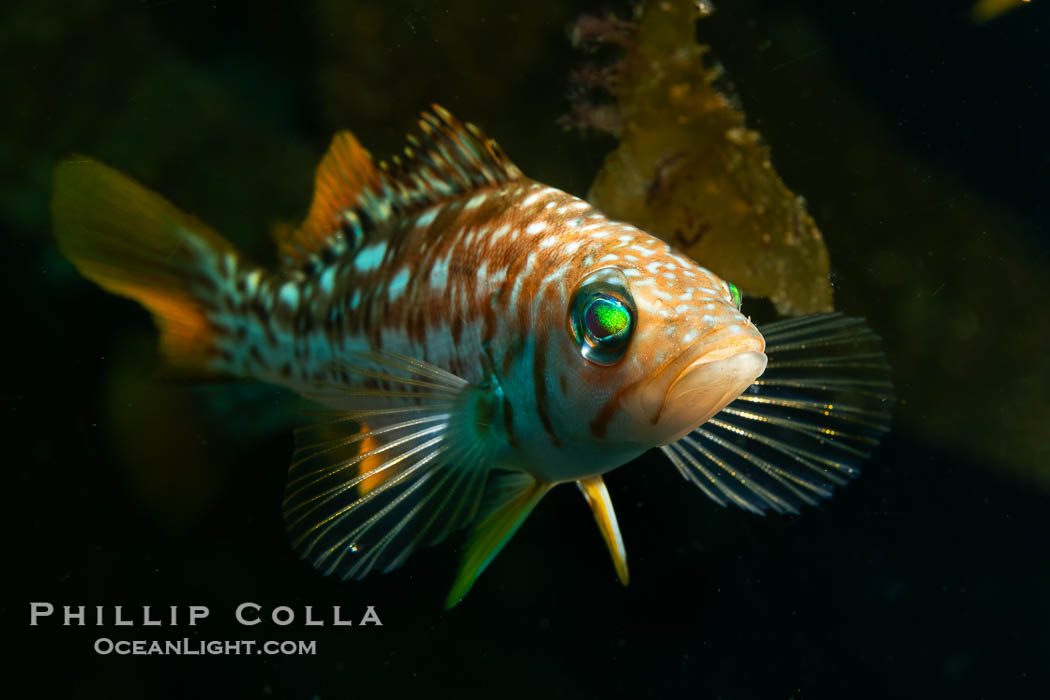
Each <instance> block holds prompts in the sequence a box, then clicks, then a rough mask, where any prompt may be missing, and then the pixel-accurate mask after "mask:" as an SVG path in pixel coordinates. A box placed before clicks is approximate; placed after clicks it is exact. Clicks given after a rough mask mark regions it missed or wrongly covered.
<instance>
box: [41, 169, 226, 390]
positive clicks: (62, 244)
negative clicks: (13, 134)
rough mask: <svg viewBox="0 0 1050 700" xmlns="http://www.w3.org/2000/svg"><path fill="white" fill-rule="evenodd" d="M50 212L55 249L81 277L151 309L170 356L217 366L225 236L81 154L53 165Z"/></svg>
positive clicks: (197, 365)
mask: <svg viewBox="0 0 1050 700" xmlns="http://www.w3.org/2000/svg"><path fill="white" fill-rule="evenodd" d="M51 213H52V218H53V222H54V231H55V237H56V238H57V239H58V245H59V248H60V249H61V251H62V253H63V254H65V255H66V257H68V258H69V259H70V260H71V261H72V262H73V264H74V265H76V267H77V269H78V270H80V272H81V273H82V274H83V275H84V276H85V277H87V278H88V279H91V280H93V281H94V282H96V283H98V284H99V285H101V286H102V287H103V288H105V289H107V290H108V291H110V292H113V293H114V294H120V295H122V296H126V297H129V298H131V299H134V300H135V301H137V302H139V303H140V304H142V305H143V306H145V307H146V308H147V309H149V310H150V311H151V312H152V313H153V318H154V319H155V321H156V323H157V326H158V327H159V328H160V331H161V347H162V348H163V350H164V353H165V355H166V356H167V357H168V358H169V360H170V361H172V362H173V363H174V364H176V365H179V366H182V367H185V368H190V369H196V370H208V369H213V368H214V367H215V362H216V360H217V356H218V349H217V347H216V338H217V329H216V328H215V326H214V324H213V323H212V322H211V320H209V312H211V311H213V310H214V309H215V304H216V303H217V300H218V298H219V293H220V285H221V283H222V280H221V278H220V276H219V275H220V274H221V273H220V271H221V270H223V269H224V262H223V260H224V257H225V256H226V254H227V253H230V254H232V253H234V249H233V247H232V246H231V245H230V244H229V243H228V242H227V241H226V240H224V239H223V238H222V237H221V236H219V235H218V234H217V233H215V232H214V231H212V230H211V229H210V228H208V227H207V226H206V225H205V224H203V223H201V222H200V221H197V220H196V219H195V218H193V217H191V216H189V215H187V214H184V213H183V212H181V211H179V210H178V209H177V208H176V207H174V206H173V205H172V204H171V203H170V202H168V201H167V200H165V199H164V198H163V197H161V196H159V195H157V194H155V193H153V192H150V191H149V190H147V189H146V188H144V187H142V186H141V185H139V184H138V183H136V182H134V181H133V180H131V179H130V178H128V177H125V176H124V175H122V174H121V173H119V172H117V171H116V170H114V169H112V168H110V167H108V166H106V165H103V164H102V163H99V162H98V161H95V160H92V159H90V158H86V157H83V156H74V157H72V158H69V159H67V160H65V161H63V162H61V163H59V165H58V167H56V168H55V178H54V196H53V198H52V200H51ZM227 267H231V268H232V265H230V266H227Z"/></svg>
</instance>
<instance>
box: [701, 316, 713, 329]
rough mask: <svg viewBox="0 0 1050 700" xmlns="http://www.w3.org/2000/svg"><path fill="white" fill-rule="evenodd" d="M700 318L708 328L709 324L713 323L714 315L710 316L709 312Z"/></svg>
mask: <svg viewBox="0 0 1050 700" xmlns="http://www.w3.org/2000/svg"><path fill="white" fill-rule="evenodd" d="M700 320H701V321H703V322H704V325H705V326H707V327H708V328H710V327H711V326H713V325H715V317H714V316H712V315H711V314H704V315H703V317H702V318H701V319H700Z"/></svg>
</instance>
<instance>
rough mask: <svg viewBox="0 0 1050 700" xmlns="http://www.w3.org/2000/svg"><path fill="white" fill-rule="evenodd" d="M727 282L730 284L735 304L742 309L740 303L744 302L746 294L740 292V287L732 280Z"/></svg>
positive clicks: (730, 292)
mask: <svg viewBox="0 0 1050 700" xmlns="http://www.w3.org/2000/svg"><path fill="white" fill-rule="evenodd" d="M726 284H728V285H729V296H731V297H732V298H733V305H734V306H735V307H736V308H737V309H740V305H741V304H742V303H744V295H743V294H742V293H741V292H740V287H738V286H736V285H735V284H733V283H732V282H726Z"/></svg>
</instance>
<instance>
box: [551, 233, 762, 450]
mask: <svg viewBox="0 0 1050 700" xmlns="http://www.w3.org/2000/svg"><path fill="white" fill-rule="evenodd" d="M590 259H591V260H596V261H600V262H598V263H596V264H594V265H592V266H590V267H587V266H581V268H580V270H579V274H578V277H577V278H576V279H575V280H573V282H572V283H570V285H569V286H570V287H571V288H572V289H573V291H572V292H571V294H570V296H569V301H568V308H566V309H565V318H566V323H565V326H566V328H565V333H564V342H565V344H566V345H567V348H568V349H567V352H566V363H567V364H568V365H570V366H571V367H573V368H574V369H575V371H574V372H572V373H570V374H571V375H572V376H573V377H574V379H575V381H574V382H572V384H574V388H572V389H571V390H570V391H572V392H575V393H576V401H575V405H574V401H573V400H572V398H571V397H569V401H567V402H566V404H567V405H568V406H569V409H568V410H567V411H566V412H565V413H564V414H563V415H562V416H560V420H561V421H563V423H562V424H563V425H564V424H565V423H568V422H571V421H573V420H575V421H577V423H580V425H578V426H577V430H579V432H580V433H581V435H582V434H583V433H584V432H586V433H587V437H588V438H589V439H590V440H591V441H592V442H597V443H601V444H603V445H605V446H606V447H615V446H616V443H620V444H621V445H632V446H635V447H636V448H640V449H648V448H651V447H657V446H660V445H666V444H668V443H671V442H674V441H675V440H678V439H679V438H681V437H683V436H684V435H686V434H688V433H689V432H690V431H692V430H694V429H696V428H697V427H698V426H699V425H701V424H702V423H704V422H705V421H707V420H708V419H710V418H711V417H712V416H713V415H715V414H716V413H717V412H718V411H720V410H722V408H724V407H725V406H726V405H727V404H728V403H730V402H731V401H733V400H734V399H735V398H737V397H738V396H739V395H740V394H741V393H742V392H744V391H745V390H746V389H747V388H748V387H749V386H750V385H751V384H752V383H753V382H754V381H755V379H757V378H758V377H759V376H760V375H761V374H762V372H763V371H764V370H765V367H766V355H765V354H764V350H765V341H764V339H763V337H762V334H761V333H760V332H759V331H758V329H757V328H756V327H755V326H754V325H753V324H752V323H751V321H750V319H748V318H747V317H745V316H744V315H742V314H741V313H740V292H739V290H738V289H737V288H736V287H735V286H734V285H732V284H730V283H728V282H726V281H724V280H722V279H720V278H719V277H718V276H717V275H715V274H713V273H711V272H710V271H708V270H706V269H704V268H702V267H700V266H699V265H697V264H696V263H694V262H693V261H692V260H689V259H688V258H686V257H684V256H682V255H679V254H677V253H675V252H674V251H673V250H672V249H671V248H670V247H668V246H667V245H666V244H664V243H663V242H661V241H659V240H657V239H655V238H652V237H649V236H645V237H644V239H642V238H641V237H634V238H633V239H632V242H631V244H630V245H626V246H625V245H623V244H622V243H621V245H618V246H617V247H616V248H615V249H614V252H612V253H610V252H608V251H606V252H605V253H604V254H603V255H601V256H593V255H592V256H591V257H590ZM584 420H586V421H587V424H586V426H584V425H582V421H584Z"/></svg>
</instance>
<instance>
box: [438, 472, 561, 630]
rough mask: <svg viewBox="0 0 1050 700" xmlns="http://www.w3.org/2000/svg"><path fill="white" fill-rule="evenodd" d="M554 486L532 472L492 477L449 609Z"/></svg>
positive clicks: (447, 599)
mask: <svg viewBox="0 0 1050 700" xmlns="http://www.w3.org/2000/svg"><path fill="white" fill-rule="evenodd" d="M550 488H551V484H547V483H544V482H540V481H536V480H535V479H533V478H532V477H531V476H529V475H528V474H520V473H515V474H504V475H500V476H497V477H495V478H494V479H493V480H492V483H491V484H490V485H489V487H488V489H487V491H486V493H485V500H484V503H483V505H482V510H481V512H480V513H479V515H478V522H477V524H476V525H475V526H474V531H473V532H471V534H470V541H469V542H467V547H466V550H465V551H464V552H463V559H462V560H461V561H460V564H459V573H457V574H456V581H455V583H453V584H452V590H450V591H449V593H448V597H447V598H445V609H446V610H448V609H449V608H453V607H455V606H456V605H458V604H459V601H461V600H463V597H464V596H465V595H466V594H467V592H468V591H469V590H470V588H471V586H473V585H474V581H476V580H477V578H478V576H480V575H481V573H482V572H483V571H484V570H485V568H486V567H487V566H488V565H489V564H490V563H491V562H492V560H493V559H495V558H496V555H497V554H499V553H500V550H502V549H503V547H504V545H506V544H507V542H509V541H510V538H511V537H513V536H514V533H515V532H517V531H518V528H519V527H521V524H522V523H523V522H525V518H526V517H528V515H529V513H531V512H532V509H533V508H535V507H536V504H537V503H539V502H540V499H541V498H543V496H544V495H545V494H546V493H547V491H549V490H550Z"/></svg>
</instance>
